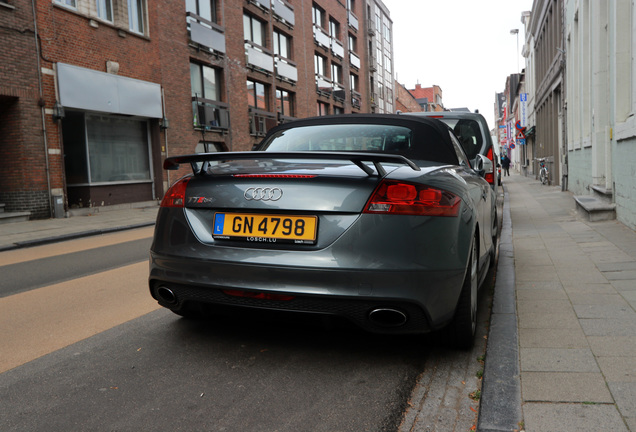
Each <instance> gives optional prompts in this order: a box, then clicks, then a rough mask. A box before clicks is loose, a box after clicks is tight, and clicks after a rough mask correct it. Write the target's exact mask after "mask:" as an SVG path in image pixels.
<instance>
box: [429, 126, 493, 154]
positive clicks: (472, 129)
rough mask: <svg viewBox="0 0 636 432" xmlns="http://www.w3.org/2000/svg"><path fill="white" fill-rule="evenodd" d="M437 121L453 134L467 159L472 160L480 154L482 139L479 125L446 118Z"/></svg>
mask: <svg viewBox="0 0 636 432" xmlns="http://www.w3.org/2000/svg"><path fill="white" fill-rule="evenodd" d="M439 120H441V121H443V122H444V123H446V124H447V125H448V126H449V127H450V128H451V129H452V130H453V132H455V135H457V138H459V142H460V143H461V145H462V147H463V148H464V151H465V152H466V155H467V156H468V159H471V160H472V159H474V158H475V157H476V156H477V155H478V154H479V153H480V152H481V148H482V146H483V145H484V139H483V137H482V135H481V128H480V127H479V123H477V122H476V121H475V120H470V119H453V118H447V117H444V118H440V119H439Z"/></svg>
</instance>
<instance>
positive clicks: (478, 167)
mask: <svg viewBox="0 0 636 432" xmlns="http://www.w3.org/2000/svg"><path fill="white" fill-rule="evenodd" d="M473 167H475V171H477V173H478V174H479V175H480V176H482V177H483V176H485V175H486V173H489V172H493V169H492V161H491V160H490V159H488V158H487V157H486V156H484V155H482V154H478V155H477V157H475V161H474V163H473Z"/></svg>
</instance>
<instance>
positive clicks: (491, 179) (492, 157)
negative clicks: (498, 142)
mask: <svg viewBox="0 0 636 432" xmlns="http://www.w3.org/2000/svg"><path fill="white" fill-rule="evenodd" d="M486 157H487V158H488V159H490V161H491V162H492V172H487V173H486V175H485V176H484V178H485V179H486V181H487V182H488V183H490V184H495V167H496V166H497V164H496V163H495V153H494V152H493V151H492V147H490V148H489V149H488V153H486Z"/></svg>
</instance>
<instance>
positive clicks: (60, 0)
mask: <svg viewBox="0 0 636 432" xmlns="http://www.w3.org/2000/svg"><path fill="white" fill-rule="evenodd" d="M54 1H55V3H57V4H61V5H64V6H69V7H72V8H76V7H77V2H76V1H75V0H54Z"/></svg>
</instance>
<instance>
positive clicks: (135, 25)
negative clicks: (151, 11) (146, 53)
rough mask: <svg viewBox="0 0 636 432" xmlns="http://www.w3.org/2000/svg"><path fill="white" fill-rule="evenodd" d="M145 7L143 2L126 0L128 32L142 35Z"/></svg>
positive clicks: (140, 0) (142, 0)
mask: <svg viewBox="0 0 636 432" xmlns="http://www.w3.org/2000/svg"><path fill="white" fill-rule="evenodd" d="M145 15H146V5H145V1H144V0H128V25H129V28H130V31H132V32H135V33H139V34H144V31H145V19H144V17H145Z"/></svg>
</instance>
